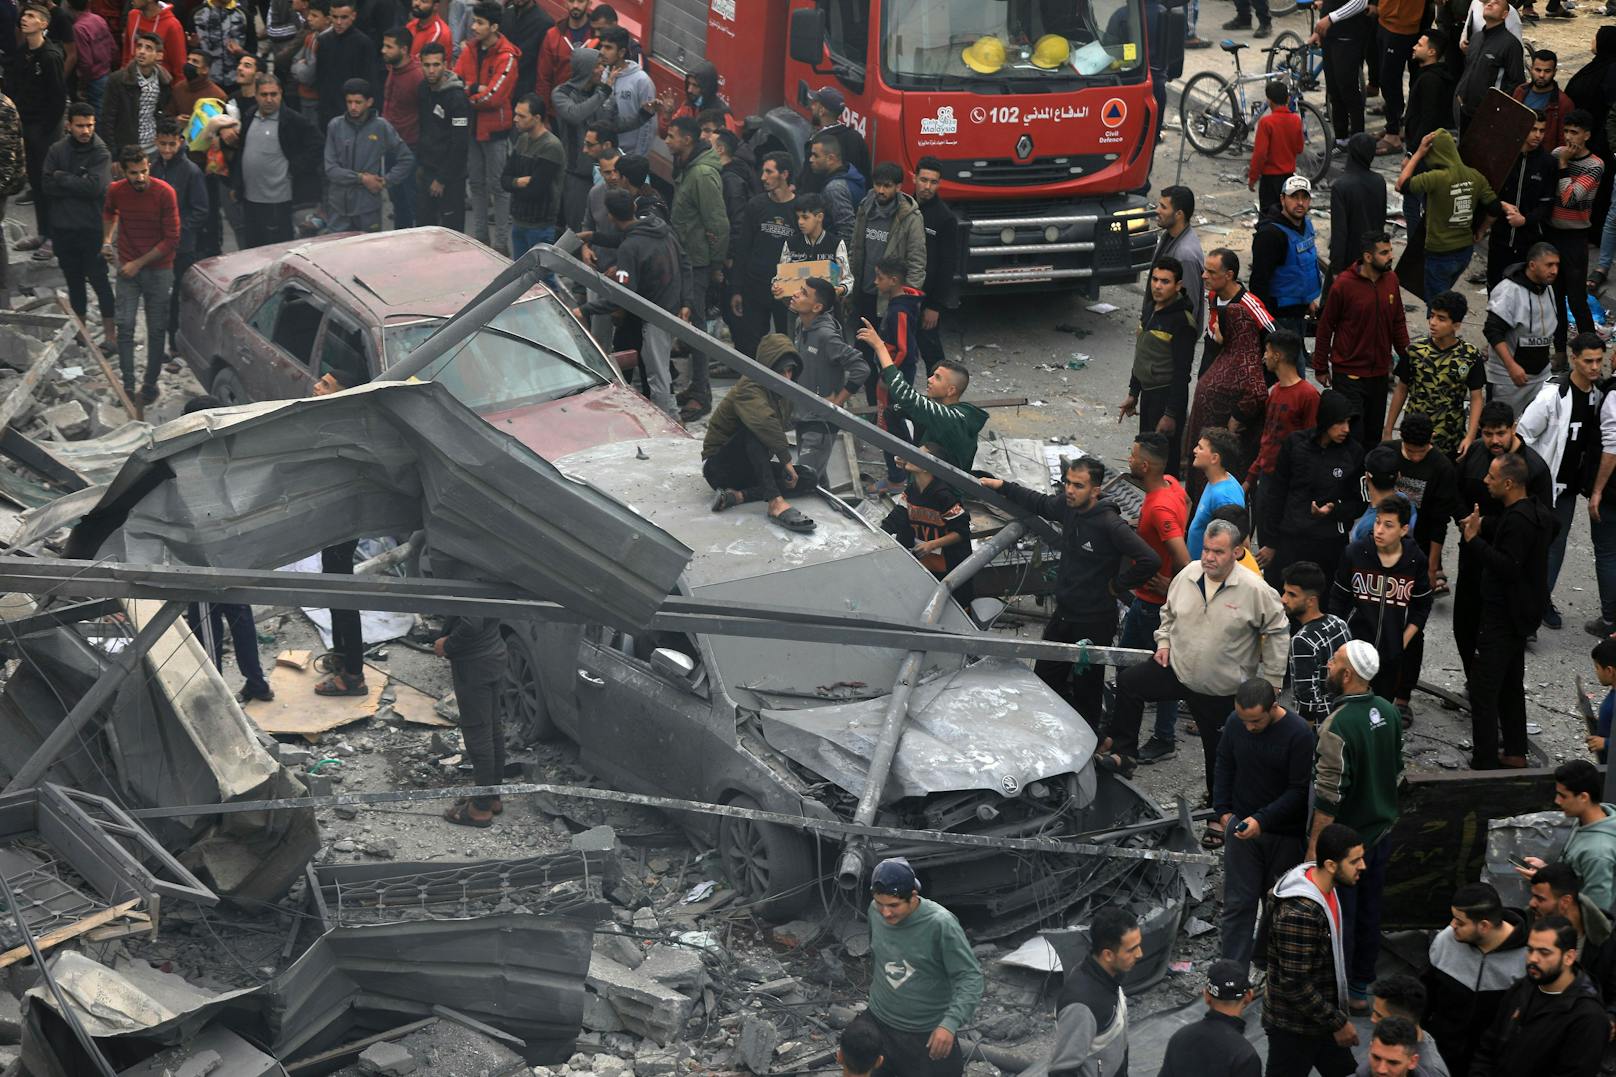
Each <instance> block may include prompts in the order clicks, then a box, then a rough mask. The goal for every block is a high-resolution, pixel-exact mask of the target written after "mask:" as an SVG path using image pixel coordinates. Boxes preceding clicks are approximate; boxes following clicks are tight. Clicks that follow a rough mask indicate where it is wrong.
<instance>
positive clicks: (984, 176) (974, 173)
mask: <svg viewBox="0 0 1616 1077" xmlns="http://www.w3.org/2000/svg"><path fill="white" fill-rule="evenodd" d="M1115 162H1116V157H1115V155H1114V154H1088V155H1084V156H1078V157H1034V158H1033V159H1032V160H1030V161H1025V162H1018V161H1015V160H1013V159H1011V158H1009V157H990V158H976V159H974V160H968V161H944V162H943V178H944V179H945V180H952V181H953V182H956V183H972V184H977V185H978V186H982V187H1022V186H1026V185H1029V184H1037V183H1064V182H1066V181H1068V180H1072V179H1075V178H1077V177H1079V176H1087V175H1091V174H1093V173H1095V172H1098V171H1100V170H1101V169H1103V168H1107V167H1109V166H1110V165H1112V164H1114V163H1115Z"/></svg>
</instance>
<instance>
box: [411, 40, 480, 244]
mask: <svg viewBox="0 0 1616 1077" xmlns="http://www.w3.org/2000/svg"><path fill="white" fill-rule="evenodd" d="M420 64H421V92H420V105H419V107H420V117H421V119H420V131H421V135H420V139H421V140H420V143H419V146H420V150H421V156H420V157H419V158H418V159H417V161H416V164H417V165H418V166H419V168H418V170H417V172H416V175H415V179H416V183H417V187H416V192H415V204H416V207H417V209H416V219H417V220H418V221H419V222H420V223H421V224H422V225H423V226H424V225H442V226H443V227H444V228H453V229H454V230H455V231H457V232H464V231H465V230H466V158H467V157H468V155H469V154H470V153H471V124H472V116H471V103H470V102H469V101H467V100H466V87H465V84H463V83H462V82H461V81H460V78H459V76H458V75H456V74H455V73H454V72H453V71H451V70H449V50H448V48H447V47H446V46H444V45H442V44H439V43H438V42H436V41H434V42H432V43H430V44H428V45H426V46H424V47H423V48H422V49H421V58H420Z"/></svg>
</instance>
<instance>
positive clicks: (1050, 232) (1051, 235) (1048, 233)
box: [1044, 224, 1060, 243]
mask: <svg viewBox="0 0 1616 1077" xmlns="http://www.w3.org/2000/svg"><path fill="white" fill-rule="evenodd" d="M1058 239H1060V229H1059V228H1058V227H1056V226H1055V225H1053V224H1052V225H1050V226H1049V227H1048V228H1045V229H1044V242H1045V243H1054V242H1055V241H1056V240H1058Z"/></svg>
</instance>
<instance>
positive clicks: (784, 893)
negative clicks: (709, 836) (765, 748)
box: [718, 793, 815, 920]
mask: <svg viewBox="0 0 1616 1077" xmlns="http://www.w3.org/2000/svg"><path fill="white" fill-rule="evenodd" d="M729 803H730V806H731V807H735V808H750V809H753V810H756V809H757V807H758V802H757V801H755V800H753V799H752V798H751V797H749V796H746V795H745V794H744V793H743V794H740V795H738V796H736V797H734V798H732V799H731V800H730V801H729ZM718 858H719V862H720V863H721V864H722V865H723V868H724V874H725V875H726V876H728V878H729V882H730V885H731V886H733V887H734V888H735V892H736V894H738V895H739V896H740V899H741V901H742V902H743V903H745V904H748V905H751V906H752V910H753V911H754V912H756V913H757V914H758V915H759V916H761V917H763V918H764V919H765V920H789V919H791V918H792V917H793V916H796V915H797V914H799V913H801V912H802V911H803V910H804V909H805V908H807V906H808V903H809V901H810V900H811V899H812V898H813V896H814V882H815V876H814V849H813V839H812V838H810V837H809V836H808V835H807V833H805V832H803V831H798V830H791V829H789V828H788V827H783V826H777V825H775V824H774V823H760V822H757V821H755V820H752V819H735V818H731V817H728V816H725V817H724V818H723V819H722V820H720V822H719V824H718Z"/></svg>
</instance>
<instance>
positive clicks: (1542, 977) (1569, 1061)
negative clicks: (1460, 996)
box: [1470, 916, 1611, 1077]
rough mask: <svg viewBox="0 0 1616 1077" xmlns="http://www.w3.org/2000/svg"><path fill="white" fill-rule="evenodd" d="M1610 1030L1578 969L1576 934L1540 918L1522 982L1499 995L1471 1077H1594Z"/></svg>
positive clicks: (1561, 922)
mask: <svg viewBox="0 0 1616 1077" xmlns="http://www.w3.org/2000/svg"><path fill="white" fill-rule="evenodd" d="M1610 1030H1611V1026H1610V1020H1609V1018H1607V1017H1606V1016H1605V1007H1604V1005H1603V1003H1602V1002H1601V1001H1600V998H1599V989H1598V988H1597V987H1595V986H1594V983H1593V981H1592V980H1590V979H1589V978H1588V974H1587V973H1586V972H1584V971H1582V969H1580V968H1578V967H1577V929H1576V928H1574V927H1572V926H1571V921H1569V920H1567V919H1566V918H1565V917H1563V916H1545V917H1544V918H1543V919H1541V920H1539V921H1537V923H1535V924H1533V925H1532V930H1531V932H1530V933H1529V934H1528V935H1527V937H1526V975H1525V977H1523V978H1522V979H1520V980H1517V981H1516V982H1515V983H1514V985H1513V986H1511V987H1510V989H1509V990H1508V991H1506V992H1504V997H1503V998H1502V999H1501V1000H1500V1002H1499V1005H1498V1015H1497V1016H1496V1017H1494V1018H1493V1022H1492V1026H1491V1027H1490V1028H1488V1029H1487V1030H1486V1032H1485V1033H1483V1034H1482V1037H1481V1046H1480V1047H1479V1048H1478V1049H1477V1051H1476V1056H1475V1058H1474V1059H1472V1060H1471V1062H1470V1077H1515V1075H1516V1074H1528V1073H1531V1074H1557V1075H1562V1074H1563V1075H1568V1077H1570V1075H1575V1077H1594V1074H1596V1073H1598V1072H1599V1062H1600V1058H1601V1056H1602V1055H1603V1053H1604V1049H1605V1043H1606V1042H1607V1041H1608V1040H1609V1039H1610Z"/></svg>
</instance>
